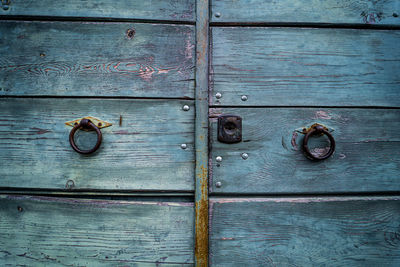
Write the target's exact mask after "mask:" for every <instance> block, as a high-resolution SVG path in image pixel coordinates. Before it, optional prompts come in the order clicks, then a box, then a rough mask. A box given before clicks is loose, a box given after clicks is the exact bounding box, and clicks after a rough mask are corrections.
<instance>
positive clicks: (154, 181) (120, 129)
mask: <svg viewBox="0 0 400 267" xmlns="http://www.w3.org/2000/svg"><path fill="white" fill-rule="evenodd" d="M193 104H194V103H193V101H189V100H170V101H163V100H122V99H118V100H112V99H105V100H99V99H76V98H72V99H60V98H56V99H54V98H47V99H40V98H33V99H30V98H18V99H13V98H3V99H1V100H0V106H1V110H0V118H1V121H0V162H1V168H0V177H1V179H0V187H14V188H41V189H80V190H93V189H101V190H178V191H179V190H190V191H193V190H194V181H193V177H194V111H193V110H194V105H193ZM183 105H188V106H189V107H190V110H189V111H184V110H183V109H182V107H183ZM85 116H93V117H96V118H99V119H102V120H105V121H108V122H111V123H112V124H113V125H112V126H111V127H108V128H103V129H102V133H103V143H102V145H101V147H100V149H99V150H98V151H96V153H95V154H92V155H87V156H85V155H81V154H78V153H77V152H75V151H74V150H72V148H71V146H70V144H69V140H68V136H69V132H70V131H71V129H72V127H70V126H67V125H65V124H64V123H65V122H67V121H70V120H74V119H79V118H82V117H85ZM77 135H78V140H77V141H78V145H79V144H80V146H81V147H82V148H83V149H89V148H90V146H93V145H94V143H95V140H96V135H95V134H94V132H91V133H90V132H86V133H85V132H83V131H79V132H78V134H77ZM183 143H184V144H187V148H186V149H182V148H181V144H183ZM171 170H174V171H173V172H171Z"/></svg>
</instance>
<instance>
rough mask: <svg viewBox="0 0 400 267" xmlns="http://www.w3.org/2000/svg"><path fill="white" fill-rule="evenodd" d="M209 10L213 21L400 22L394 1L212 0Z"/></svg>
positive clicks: (394, 23)
mask: <svg viewBox="0 0 400 267" xmlns="http://www.w3.org/2000/svg"><path fill="white" fill-rule="evenodd" d="M211 9H212V15H211V19H212V21H213V22H278V23H282V22H286V23H288V22H292V23H293V22H294V23H346V24H348V23H351V24H354V23H355V24H379V25H380V24H388V25H399V24H400V17H399V16H400V4H399V2H398V1H397V0H386V1H374V0H355V1H348V0H337V1H325V0H297V1H293V0H280V1H265V0H235V1H231V0H214V1H212V5H211ZM217 13H219V16H218V14H217Z"/></svg>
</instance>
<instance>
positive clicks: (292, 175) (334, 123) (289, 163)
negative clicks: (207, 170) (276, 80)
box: [210, 108, 400, 194]
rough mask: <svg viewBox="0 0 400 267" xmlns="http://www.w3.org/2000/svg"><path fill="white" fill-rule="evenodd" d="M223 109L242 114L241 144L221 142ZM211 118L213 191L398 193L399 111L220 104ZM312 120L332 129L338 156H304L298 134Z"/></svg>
mask: <svg viewBox="0 0 400 267" xmlns="http://www.w3.org/2000/svg"><path fill="white" fill-rule="evenodd" d="M220 114H234V115H238V116H241V117H242V118H243V141H242V142H241V143H237V144H223V143H221V142H219V141H217V122H216V119H215V117H216V116H218V115H220ZM210 116H211V117H212V119H211V126H210V127H211V133H210V134H211V146H212V148H211V154H210V155H211V159H210V160H211V161H212V164H211V165H212V180H211V184H212V187H211V188H210V189H212V192H213V193H238V194H240V193H245V194H264V193H268V194H270V193H333V192H376V191H386V192H390V191H392V192H398V191H400V179H399V177H400V135H399V131H400V110H399V109H336V108H329V109H322V108H320V109H314V108H215V109H211V110H210ZM314 123H320V124H323V125H325V126H326V127H328V128H329V129H330V130H331V131H332V130H333V132H332V135H333V137H334V138H335V140H336V152H335V154H334V155H333V156H332V157H330V158H329V159H327V160H323V161H320V162H313V161H311V160H309V159H307V158H306V157H305V156H304V155H303V151H302V142H303V137H304V135H303V134H301V133H298V132H297V130H300V131H301V130H302V129H303V127H309V126H311V125H312V124H314ZM310 147H312V148H313V152H314V153H315V154H325V153H326V151H327V148H328V147H329V142H328V141H327V138H325V137H321V138H318V137H315V138H311V140H310ZM242 153H247V154H248V159H246V160H244V159H242V157H241V154H242ZM217 156H221V157H222V162H220V163H218V162H216V161H215V158H216V157H217ZM218 165H219V167H218ZM216 182H221V183H222V186H221V187H219V188H218V187H216Z"/></svg>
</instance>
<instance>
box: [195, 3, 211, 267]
mask: <svg viewBox="0 0 400 267" xmlns="http://www.w3.org/2000/svg"><path fill="white" fill-rule="evenodd" d="M208 9H209V1H208V0H197V2H196V128H195V131H196V134H195V145H196V189H195V195H196V196H195V200H196V222H195V235H196V237H195V262H196V266H208V46H209V43H208V31H209V26H208V20H209V12H208Z"/></svg>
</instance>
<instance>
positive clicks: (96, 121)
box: [65, 116, 121, 131]
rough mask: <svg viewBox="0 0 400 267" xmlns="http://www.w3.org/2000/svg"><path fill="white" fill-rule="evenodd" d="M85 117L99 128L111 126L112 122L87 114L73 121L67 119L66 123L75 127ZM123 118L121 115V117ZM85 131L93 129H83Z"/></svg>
mask: <svg viewBox="0 0 400 267" xmlns="http://www.w3.org/2000/svg"><path fill="white" fill-rule="evenodd" d="M83 119H88V120H90V121H91V122H92V123H93V124H94V125H96V126H97V128H99V129H102V128H106V127H110V126H111V125H112V124H111V123H109V122H106V121H103V120H100V119H98V118H95V117H91V116H87V117H83V118H80V119H76V120H73V121H67V122H66V123H65V125H68V126H71V127H75V126H76V125H77V124H79V123H80V122H81V121H82V120H83ZM120 120H121V117H120ZM82 130H84V131H91V129H82Z"/></svg>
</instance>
